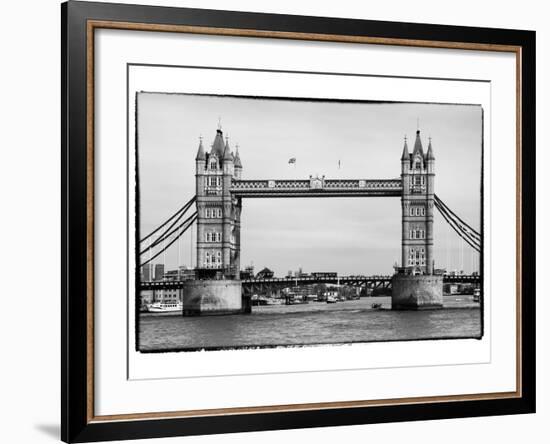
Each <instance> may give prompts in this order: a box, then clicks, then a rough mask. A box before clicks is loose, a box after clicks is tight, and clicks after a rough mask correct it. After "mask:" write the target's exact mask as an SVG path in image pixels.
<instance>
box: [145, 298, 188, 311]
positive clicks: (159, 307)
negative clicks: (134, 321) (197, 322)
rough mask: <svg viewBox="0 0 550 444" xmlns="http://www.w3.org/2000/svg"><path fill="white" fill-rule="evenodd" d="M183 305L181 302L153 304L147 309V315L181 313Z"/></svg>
mask: <svg viewBox="0 0 550 444" xmlns="http://www.w3.org/2000/svg"><path fill="white" fill-rule="evenodd" d="M182 309H183V304H182V303H181V302H179V301H178V302H153V303H152V304H150V305H149V306H148V307H147V311H148V312H149V313H171V312H175V311H182Z"/></svg>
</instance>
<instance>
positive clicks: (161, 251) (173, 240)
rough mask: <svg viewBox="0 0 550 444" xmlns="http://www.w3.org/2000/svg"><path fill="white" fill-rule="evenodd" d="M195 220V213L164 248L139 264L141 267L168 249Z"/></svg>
mask: <svg viewBox="0 0 550 444" xmlns="http://www.w3.org/2000/svg"><path fill="white" fill-rule="evenodd" d="M196 220H197V214H196V213H195V215H194V218H193V219H192V220H191V221H190V222H189V223H188V225H187V226H186V227H184V228H183V229H182V230H181V232H180V233H179V234H178V235H177V236H176V237H175V238H174V239H172V240H171V241H170V243H169V244H168V245H166V246H164V248H163V249H162V250H160V251H159V252H158V253H157V254H155V255H154V256H153V257H151V258H149V259H148V260H147V261H146V262H144V263H143V264H140V266H141V267H143V266H144V265H147V264H148V263H149V262H151V261H152V260H154V259H155V258H157V257H158V256H159V255H161V254H162V253H164V252H165V251H166V250H168V248H170V246H171V245H172V244H173V243H174V242H176V241H177V240H178V239H179V238H180V236H181V235H183V233H185V232H186V231H187V230H188V229H189V227H190V226H191V225H193V222H195V221H196Z"/></svg>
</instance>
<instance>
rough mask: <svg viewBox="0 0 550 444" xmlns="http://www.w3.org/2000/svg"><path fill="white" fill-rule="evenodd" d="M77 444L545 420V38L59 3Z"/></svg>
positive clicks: (67, 346) (69, 416)
mask: <svg viewBox="0 0 550 444" xmlns="http://www.w3.org/2000/svg"><path fill="white" fill-rule="evenodd" d="M61 12H62V63H63V66H62V84H63V88H62V114H63V116H62V166H63V168H62V200H63V218H62V219H63V226H62V232H63V236H62V239H63V240H62V251H63V263H62V270H63V271H62V290H63V291H62V326H61V327H62V351H63V353H62V360H63V365H62V400H63V407H62V427H61V430H62V439H63V440H64V441H65V442H89V441H99V440H114V439H138V438H150V437H151V438H152V437H164V436H179V435H194V434H212V433H229V432H241V431H258V430H273V429H285V428H302V427H321V426H334V425H350V424H367V423H376V422H389V421H412V420H427V419H436V418H453V417H465V416H482V415H502V414H519V413H531V412H534V411H535V33H534V32H531V31H518V30H504V29H486V28H468V27H460V26H441V25H433V24H430V25H428V24H412V23H395V22H379V21H364V20H355V19H336V18H321V17H304V16H288V15H276V14H258V13H244V12H229V11H212V10H199V9H184V8H167V7H152V6H134V5H120V4H108V3H88V2H73V1H69V2H68V3H65V4H63V5H62V9H61Z"/></svg>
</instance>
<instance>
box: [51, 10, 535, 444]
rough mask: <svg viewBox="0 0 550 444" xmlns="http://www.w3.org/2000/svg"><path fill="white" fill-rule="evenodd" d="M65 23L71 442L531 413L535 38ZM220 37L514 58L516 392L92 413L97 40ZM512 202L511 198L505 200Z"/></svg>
mask: <svg viewBox="0 0 550 444" xmlns="http://www.w3.org/2000/svg"><path fill="white" fill-rule="evenodd" d="M61 18H62V47H61V52H62V70H61V71H62V97H61V103H62V127H61V134H62V177H61V182H62V245H61V248H62V276H61V283H62V295H61V296H62V313H61V317H62V325H61V332H62V343H61V344H62V375H61V377H62V384H61V387H62V389H61V398H62V412H61V413H62V414H61V433H62V439H63V441H65V442H89V441H100V440H115V439H138V438H154V437H167V436H180V435H196V434H212V433H230V432H242V431H259V430H276V429H287V428H305V427H321V426H336V425H352V424H369V423H381V422H393V421H413V420H426V419H440V418H455V417H456V418H458V417H469V416H485V415H505V414H518V413H532V412H534V411H535V33H534V32H531V31H517V30H504V29H486V28H468V27H459V26H442V25H427V24H411V23H396V22H379V21H366V20H355V19H336V18H321V17H304V16H288V15H275V14H258V13H244V12H229V11H213V10H199V9H185V8H167V7H152V6H134V5H121V4H108V3H88V2H77V1H70V2H68V3H64V4H63V5H62V7H61ZM105 28H109V29H118V30H132V31H142V32H147V31H161V32H169V33H193V34H213V35H221V36H245V37H251V38H267V37H268V38H277V39H288V40H311V41H328V42H341V43H346V42H350V43H365V44H375V45H397V46H407V47H419V48H441V49H469V50H475V51H488V52H509V53H513V54H515V55H516V75H517V84H516V99H517V106H516V122H517V131H516V141H515V143H516V165H517V171H516V180H517V190H516V196H515V202H516V205H517V214H516V227H517V237H516V245H517V258H516V264H517V266H516V272H517V288H515V289H510V291H515V294H516V301H517V306H516V308H517V310H516V313H517V319H516V333H517V334H516V336H517V343H516V354H517V360H516V377H517V390H516V391H513V392H502V393H484V394H465V395H452V396H433V397H423V398H398V399H386V400H383V401H376V400H365V401H357V400H354V401H351V400H350V401H345V402H342V401H339V402H326V403H315V404H289V405H266V406H262V407H251V408H244V407H242V408H241V407H239V408H231V409H223V408H220V409H210V410H193V411H176V412H163V413H147V412H138V413H135V414H131V415H113V416H96V415H95V414H94V180H95V179H94V45H93V42H94V38H93V37H94V32H95V31H96V30H97V29H105ZM510 199H512V196H510Z"/></svg>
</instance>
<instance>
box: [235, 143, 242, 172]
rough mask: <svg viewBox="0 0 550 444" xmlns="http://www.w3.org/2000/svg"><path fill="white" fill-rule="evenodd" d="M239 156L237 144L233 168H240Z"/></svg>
mask: <svg viewBox="0 0 550 444" xmlns="http://www.w3.org/2000/svg"><path fill="white" fill-rule="evenodd" d="M242 167H243V165H242V164H241V157H240V156H239V145H237V146H236V147H235V168H242Z"/></svg>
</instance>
